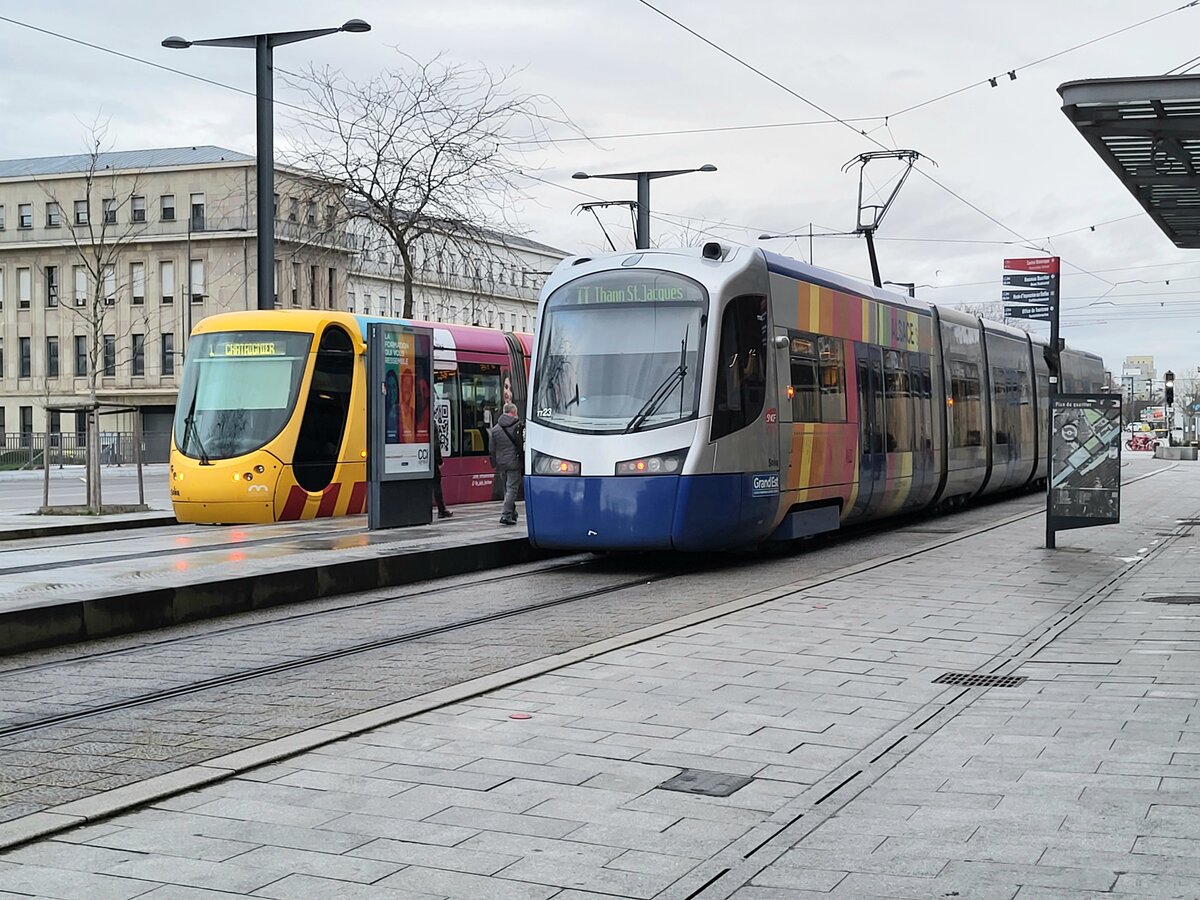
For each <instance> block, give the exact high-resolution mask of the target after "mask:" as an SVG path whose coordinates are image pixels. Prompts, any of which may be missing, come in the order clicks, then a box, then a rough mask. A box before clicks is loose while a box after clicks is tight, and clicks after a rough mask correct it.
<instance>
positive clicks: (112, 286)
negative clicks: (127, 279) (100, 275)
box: [104, 266, 117, 306]
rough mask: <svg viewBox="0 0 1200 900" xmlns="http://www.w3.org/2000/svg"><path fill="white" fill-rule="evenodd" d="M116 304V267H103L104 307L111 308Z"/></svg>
mask: <svg viewBox="0 0 1200 900" xmlns="http://www.w3.org/2000/svg"><path fill="white" fill-rule="evenodd" d="M116 302H117V267H116V266H105V267H104V305H105V306H112V305H113V304H114V303H116Z"/></svg>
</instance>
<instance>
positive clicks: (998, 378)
mask: <svg viewBox="0 0 1200 900" xmlns="http://www.w3.org/2000/svg"><path fill="white" fill-rule="evenodd" d="M1012 389H1013V381H1012V378H1011V373H1010V370H1008V369H1004V368H1001V367H1000V366H992V441H993V443H996V444H1007V443H1009V442H1010V439H1011V433H1012V404H1013V397H1012Z"/></svg>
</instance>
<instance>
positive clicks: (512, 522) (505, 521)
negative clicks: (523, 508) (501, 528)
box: [500, 516, 517, 525]
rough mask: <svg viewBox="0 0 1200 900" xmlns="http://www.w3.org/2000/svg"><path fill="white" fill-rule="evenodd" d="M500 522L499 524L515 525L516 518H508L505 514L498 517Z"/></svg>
mask: <svg viewBox="0 0 1200 900" xmlns="http://www.w3.org/2000/svg"><path fill="white" fill-rule="evenodd" d="M500 524H501V525H516V524H517V520H516V519H510V518H508V517H507V516H501V517H500Z"/></svg>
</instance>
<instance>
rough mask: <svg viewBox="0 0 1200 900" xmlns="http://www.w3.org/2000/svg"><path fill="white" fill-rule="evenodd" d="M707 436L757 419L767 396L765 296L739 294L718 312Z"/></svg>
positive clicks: (731, 429)
mask: <svg viewBox="0 0 1200 900" xmlns="http://www.w3.org/2000/svg"><path fill="white" fill-rule="evenodd" d="M719 346H720V354H721V355H720V363H719V365H718V368H717V383H716V392H715V397H714V400H713V417H712V432H711V437H710V440H714V441H715V440H716V439H717V438H719V437H724V436H725V435H727V434H732V433H733V432H735V431H738V430H739V429H742V428H745V427H746V426H747V425H749V424H750V423H752V422H755V421H757V420H758V417H759V416H760V415H761V414H762V409H763V400H764V399H765V397H766V383H767V382H766V371H765V366H766V358H767V298H766V297H756V296H749V297H738V298H737V299H735V300H732V301H730V303H729V305H728V306H726V307H725V312H724V314H723V315H722V316H721V340H720V345H719Z"/></svg>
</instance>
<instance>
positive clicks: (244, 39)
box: [162, 19, 371, 309]
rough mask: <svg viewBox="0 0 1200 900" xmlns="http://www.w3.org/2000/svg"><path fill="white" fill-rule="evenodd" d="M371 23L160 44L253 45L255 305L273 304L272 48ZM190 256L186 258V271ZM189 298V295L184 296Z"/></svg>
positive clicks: (366, 27)
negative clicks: (255, 145)
mask: <svg viewBox="0 0 1200 900" xmlns="http://www.w3.org/2000/svg"><path fill="white" fill-rule="evenodd" d="M370 30H371V26H370V25H368V24H367V23H366V22H364V21H363V20H362V19H351V20H350V21H348V22H346V24H345V25H342V26H341V27H340V28H312V29H309V30H307V31H276V32H272V33H270V34H246V35H241V36H239V37H227V38H213V39H211V40H204V41H189V40H186V39H184V38H181V37H177V36H174V35H172V36H171V37H168V38H164V39H163V42H162V45H163V46H164V47H169V48H171V49H173V50H183V49H186V48H188V47H193V46H195V47H253V48H254V59H255V82H254V94H255V100H256V105H257V110H258V116H257V119H258V121H257V143H258V151H257V158H256V161H255V166H256V167H257V169H258V171H257V173H256V186H257V190H258V203H257V215H258V240H257V243H258V279H257V284H258V308H259V309H272V308H274V306H275V141H274V137H275V122H274V101H275V96H274V85H273V77H272V76H273V68H272V52H271V51H272V50H274V48H276V47H279V46H281V45H283V44H294V43H296V42H298V41H307V40H309V39H310V38H318V37H324V36H325V35H327V34H336V33H337V32H339V31H349V32H352V33H355V34H361V33H363V32H365V31H370ZM191 264H192V263H191V260H190V259H189V260H188V266H189V271H190V266H191ZM188 302H189V303H190V302H191V298H190V297H189V298H188Z"/></svg>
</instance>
